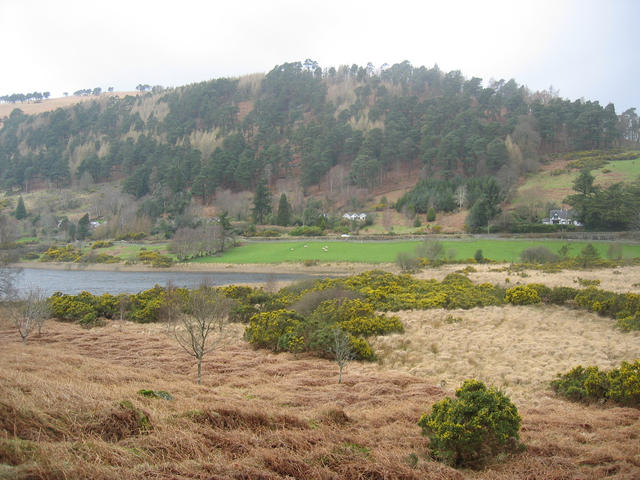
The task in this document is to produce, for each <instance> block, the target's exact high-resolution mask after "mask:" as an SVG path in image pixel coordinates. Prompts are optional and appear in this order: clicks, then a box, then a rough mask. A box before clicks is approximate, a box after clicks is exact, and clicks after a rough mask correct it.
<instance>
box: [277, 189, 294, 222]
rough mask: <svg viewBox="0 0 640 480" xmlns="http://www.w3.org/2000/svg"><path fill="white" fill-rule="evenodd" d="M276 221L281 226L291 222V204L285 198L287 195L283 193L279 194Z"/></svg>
mask: <svg viewBox="0 0 640 480" xmlns="http://www.w3.org/2000/svg"><path fill="white" fill-rule="evenodd" d="M276 223H277V224H278V225H280V226H281V227H286V226H288V225H289V224H290V223H291V205H289V201H288V200H287V196H286V195H285V194H284V193H283V194H282V195H280V203H279V205H278V218H277V220H276Z"/></svg>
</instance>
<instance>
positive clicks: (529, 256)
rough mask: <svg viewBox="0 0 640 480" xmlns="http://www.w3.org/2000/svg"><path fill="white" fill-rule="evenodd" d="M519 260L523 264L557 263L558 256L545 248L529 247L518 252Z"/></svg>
mask: <svg viewBox="0 0 640 480" xmlns="http://www.w3.org/2000/svg"><path fill="white" fill-rule="evenodd" d="M520 260H522V261H523V262H524V263H551V262H557V261H558V255H556V254H555V253H553V252H552V251H551V250H549V249H548V248H547V247H542V246H539V247H529V248H526V249H524V250H523V251H522V252H520Z"/></svg>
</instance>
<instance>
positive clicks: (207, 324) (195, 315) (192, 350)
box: [172, 286, 232, 385]
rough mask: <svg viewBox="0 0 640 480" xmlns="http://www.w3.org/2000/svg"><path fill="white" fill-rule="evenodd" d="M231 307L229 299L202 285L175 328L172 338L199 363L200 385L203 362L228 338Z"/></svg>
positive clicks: (191, 294)
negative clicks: (207, 355) (227, 330)
mask: <svg viewBox="0 0 640 480" xmlns="http://www.w3.org/2000/svg"><path fill="white" fill-rule="evenodd" d="M231 305H232V301H231V300H230V299H228V298H226V297H224V296H223V295H221V294H220V293H218V292H216V291H215V290H214V289H212V288H210V287H208V286H201V287H200V288H198V289H197V290H194V291H192V292H190V294H189V296H188V298H187V299H186V300H185V302H184V304H183V308H182V310H183V311H182V313H181V314H180V315H178V317H177V318H176V320H175V322H174V324H173V326H172V335H173V337H174V338H175V339H176V341H177V342H178V344H179V345H180V346H181V347H182V348H183V349H184V351H185V352H187V353H188V354H189V355H191V356H192V357H194V358H195V359H196V361H197V363H198V385H200V382H201V380H202V359H203V358H204V356H205V355H206V354H207V353H209V352H211V351H212V350H213V349H215V348H216V347H217V346H218V345H219V344H220V343H221V342H222V341H223V340H224V339H225V336H226V333H227V332H226V326H227V324H228V321H229V312H230V310H231Z"/></svg>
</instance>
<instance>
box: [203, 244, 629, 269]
mask: <svg viewBox="0 0 640 480" xmlns="http://www.w3.org/2000/svg"><path fill="white" fill-rule="evenodd" d="M420 243H421V242H420V241H398V242H391V241H390V242H385V241H376V242H362V243H359V242H357V241H348V242H347V241H324V242H323V241H293V242H255V243H248V244H245V245H242V246H239V247H236V248H234V249H232V250H229V251H227V252H225V253H224V254H222V255H221V256H216V257H204V258H199V259H196V260H194V262H197V263H235V264H243V263H283V262H302V261H304V260H319V261H321V262H358V263H373V264H375V263H390V262H395V260H396V257H397V255H398V253H400V252H413V251H414V249H415V247H416V246H418V245H419V244H420ZM441 243H442V244H443V246H444V247H445V251H446V252H447V256H449V257H453V258H454V259H456V260H462V259H467V258H473V256H474V254H475V252H476V251H477V250H478V249H480V250H482V253H483V255H484V257H485V258H489V259H492V260H497V261H501V262H517V261H519V258H520V252H521V251H522V250H524V249H526V248H529V247H532V246H538V245H542V246H545V247H547V248H549V249H550V250H551V251H553V252H557V251H558V250H559V249H560V247H562V246H563V245H565V244H568V245H569V255H570V256H576V255H577V254H579V253H580V250H582V249H583V248H584V247H585V246H586V245H587V243H589V242H565V241H559V240H540V241H533V240H499V239H495V240H494V239H487V240H442V241H441ZM591 243H592V244H593V245H594V246H595V247H596V249H597V250H598V251H599V252H600V255H601V256H602V257H603V258H606V255H607V250H608V249H609V245H610V244H609V243H607V242H591ZM305 245H306V247H305ZM323 247H326V249H324V250H323ZM622 253H623V256H624V257H625V258H634V257H640V245H635V244H622Z"/></svg>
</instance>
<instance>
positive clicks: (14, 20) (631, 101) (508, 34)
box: [0, 0, 640, 113]
mask: <svg viewBox="0 0 640 480" xmlns="http://www.w3.org/2000/svg"><path fill="white" fill-rule="evenodd" d="M639 21H640V0H535V1H531V0H508V1H507V0H483V1H480V0H440V1H430V0H422V1H406V0H394V1H385V2H380V1H378V0H369V1H361V0H353V1H349V0H340V1H336V0H322V1H316V0H237V1H235V2H234V1H232V0H226V1H219V0H209V1H199V0H181V1H176V0H153V1H148V0H128V1H123V0H106V1H101V2H96V1H91V0H55V1H51V0H0V32H1V34H2V47H1V48H2V52H3V57H4V62H3V68H2V71H1V72H0V95H8V94H12V93H28V92H32V91H38V92H44V91H49V92H51V95H52V96H53V97H56V96H61V95H62V94H63V92H69V93H73V92H74V91H76V90H79V89H85V88H91V89H93V88H95V87H101V88H102V89H103V90H106V89H107V88H108V87H114V89H115V90H116V91H122V90H135V87H136V85H138V84H141V83H142V84H149V85H163V86H165V87H177V86H181V85H187V84H189V83H194V82H200V81H204V80H209V79H212V78H220V77H236V76H240V75H244V74H249V73H255V72H264V73H266V72H268V71H270V70H271V69H273V68H274V67H275V66H276V65H279V64H283V63H285V62H293V61H304V60H305V59H307V58H310V59H312V60H315V61H317V62H318V63H319V64H320V65H321V66H322V67H327V68H328V67H331V66H334V67H336V68H337V67H338V66H340V65H344V64H346V65H351V64H353V63H356V64H358V65H361V66H365V65H366V64H367V63H368V62H371V63H373V65H374V66H376V67H380V66H382V65H383V64H385V63H386V64H389V65H392V64H394V63H398V62H402V61H404V60H409V61H410V62H411V64H412V65H413V66H415V67H419V66H423V65H424V66H426V67H432V66H433V65H434V64H438V66H439V67H440V69H441V70H444V71H450V70H460V71H461V72H462V74H463V75H464V76H465V77H467V78H471V77H474V76H475V77H480V78H482V79H483V80H484V82H485V85H487V84H488V82H489V80H490V79H495V80H499V79H505V80H508V79H510V78H514V79H515V80H516V81H517V82H518V83H519V84H524V85H526V86H527V87H529V89H530V90H532V91H535V90H543V89H548V88H549V87H550V86H553V89H554V90H555V91H558V92H559V95H560V96H561V97H564V98H568V99H570V100H576V99H578V98H584V99H585V100H592V101H595V100H597V101H599V102H600V104H601V105H606V104H608V103H609V102H613V103H614V104H615V106H616V111H617V112H618V113H621V112H623V111H624V110H626V109H627V108H630V107H638V108H639V110H640V28H638V27H637V25H638V23H639Z"/></svg>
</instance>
